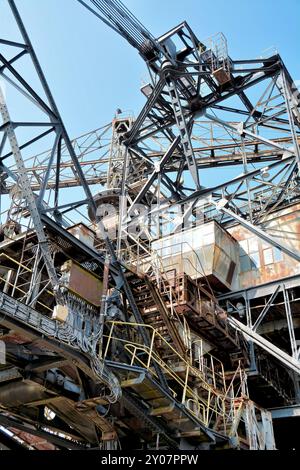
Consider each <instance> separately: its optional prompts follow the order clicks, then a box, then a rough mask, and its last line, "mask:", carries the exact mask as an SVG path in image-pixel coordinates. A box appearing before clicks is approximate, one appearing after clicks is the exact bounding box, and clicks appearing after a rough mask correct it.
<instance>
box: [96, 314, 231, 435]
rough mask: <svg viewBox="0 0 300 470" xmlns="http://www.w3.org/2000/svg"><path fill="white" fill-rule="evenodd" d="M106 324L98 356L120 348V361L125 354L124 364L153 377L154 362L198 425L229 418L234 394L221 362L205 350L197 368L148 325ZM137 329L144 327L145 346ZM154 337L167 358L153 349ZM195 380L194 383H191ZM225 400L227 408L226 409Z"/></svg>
mask: <svg viewBox="0 0 300 470" xmlns="http://www.w3.org/2000/svg"><path fill="white" fill-rule="evenodd" d="M107 326H108V328H109V331H108V333H107V334H105V335H104V341H103V344H104V350H103V355H102V357H101V358H102V359H104V360H105V359H110V360H112V357H113V355H114V351H116V349H117V350H119V351H123V355H122V361H124V358H125V357H126V360H127V363H128V366H140V367H142V368H143V369H145V370H146V371H147V372H148V373H149V374H151V376H152V377H154V378H157V376H156V372H155V365H156V364H157V365H158V366H159V367H160V368H161V370H162V372H163V373H164V375H165V377H166V379H167V381H168V383H170V384H171V389H170V392H171V393H172V394H173V396H174V398H176V400H178V401H179V402H181V403H182V404H183V405H184V406H185V407H186V409H187V410H188V411H189V412H190V413H191V414H192V415H194V416H195V417H196V418H197V419H198V420H199V421H200V422H201V423H202V424H204V425H205V426H209V427H213V426H214V425H216V423H217V422H218V423H220V422H221V423H227V422H229V420H230V421H232V418H231V417H230V416H229V414H230V412H231V409H233V408H234V402H236V400H237V397H236V396H235V395H234V393H233V392H234V387H231V390H230V393H229V390H228V389H227V388H226V382H225V372H224V368H223V364H222V363H221V361H219V360H218V359H216V358H214V357H213V356H211V355H210V354H209V353H206V354H205V356H206V363H205V362H204V361H202V363H201V364H202V366H201V367H202V370H201V368H197V367H195V366H194V365H191V364H190V363H189V362H188V361H187V360H186V359H185V358H184V357H182V356H181V355H180V354H179V353H178V352H177V350H176V349H175V348H173V347H172V345H171V344H169V343H168V342H167V341H166V339H165V338H164V337H163V336H162V335H161V334H160V333H159V332H158V331H157V330H155V329H154V328H153V327H152V326H151V325H145V324H138V323H129V322H121V321H111V322H108V323H107ZM141 328H146V329H147V330H148V333H149V337H150V342H149V346H146V345H145V344H144V342H143V340H142V338H141V337H140V334H139V330H140V329H141ZM118 330H119V331H118ZM125 331H127V332H128V333H129V334H128V337H127V338H126V337H124V332H125ZM158 340H159V341H160V342H161V343H162V344H164V346H165V348H166V349H167V348H168V349H169V351H170V353H171V354H172V360H171V361H165V360H163V359H162V358H161V357H160V356H159V355H158V353H157V352H156V350H155V344H156V343H157V341H158ZM124 353H125V354H124ZM179 366H180V367H179ZM209 377H210V380H209ZM195 381H196V382H197V386H195V385H194V384H195ZM220 384H221V385H220ZM228 403H229V404H230V409H228ZM221 431H223V432H225V431H226V427H224V426H223V425H222V429H221V430H220V432H221Z"/></svg>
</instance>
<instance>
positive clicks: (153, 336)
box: [147, 330, 155, 369]
mask: <svg viewBox="0 0 300 470" xmlns="http://www.w3.org/2000/svg"><path fill="white" fill-rule="evenodd" d="M154 339H155V330H153V331H152V337H151V343H150V351H149V355H148V361H147V369H149V367H150V364H151V359H152V352H153V346H154Z"/></svg>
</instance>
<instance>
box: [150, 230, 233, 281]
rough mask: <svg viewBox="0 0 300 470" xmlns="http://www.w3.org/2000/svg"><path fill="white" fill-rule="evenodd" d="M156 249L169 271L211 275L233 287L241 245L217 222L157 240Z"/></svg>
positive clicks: (191, 275) (165, 268) (154, 247)
mask: <svg viewBox="0 0 300 470" xmlns="http://www.w3.org/2000/svg"><path fill="white" fill-rule="evenodd" d="M152 249H153V252H154V253H155V252H156V253H157V255H158V256H160V257H161V261H162V265H163V267H164V270H165V271H170V270H172V269H176V271H177V273H185V274H188V275H189V276H190V277H191V278H192V279H201V278H203V277H210V278H212V280H215V283H216V284H218V285H219V287H222V286H223V288H224V287H226V288H228V289H230V288H232V282H233V278H234V273H235V270H236V266H237V265H238V256H239V246H238V243H237V242H236V240H235V239H234V238H233V237H232V236H231V235H230V234H229V233H228V232H226V230H224V229H223V228H222V227H221V226H220V225H219V224H217V223H216V222H215V221H212V222H208V223H205V224H202V225H200V226H198V227H195V228H193V229H190V230H187V231H185V232H182V233H178V234H174V235H171V236H168V237H164V238H161V239H159V240H156V241H155V242H154V243H153V244H152Z"/></svg>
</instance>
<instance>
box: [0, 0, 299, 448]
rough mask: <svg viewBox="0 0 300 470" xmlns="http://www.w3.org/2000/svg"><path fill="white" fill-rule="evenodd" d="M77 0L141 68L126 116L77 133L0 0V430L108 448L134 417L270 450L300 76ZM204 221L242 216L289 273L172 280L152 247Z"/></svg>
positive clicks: (281, 351) (294, 308)
mask: <svg viewBox="0 0 300 470" xmlns="http://www.w3.org/2000/svg"><path fill="white" fill-rule="evenodd" d="M78 1H79V2H80V3H81V4H82V5H83V6H84V7H86V8H87V9H88V10H89V11H90V12H92V13H93V14H95V15H96V16H98V17H99V18H100V19H101V20H102V21H104V23H106V24H107V25H108V26H109V27H111V28H113V29H114V30H115V31H116V32H117V33H119V34H120V35H121V36H122V37H124V38H125V39H126V40H127V41H128V42H129V44H130V45H131V46H133V47H135V48H136V49H137V50H138V52H139V53H140V55H141V56H142V58H143V59H144V60H145V63H146V65H147V67H148V71H149V76H150V82H149V83H148V84H147V85H144V86H143V87H142V90H141V91H142V93H143V94H144V95H145V97H146V103H145V105H144V107H143V109H142V110H141V112H140V113H139V115H138V116H137V117H136V118H133V116H124V115H122V114H121V113H119V112H117V113H116V115H115V117H114V119H113V121H112V123H111V124H108V125H105V126H103V127H101V128H98V129H97V130H95V131H92V132H90V133H87V134H85V135H83V136H81V137H79V138H76V139H74V140H71V139H70V138H69V136H68V133H67V131H66V128H65V126H64V123H63V121H62V119H61V116H60V114H59V111H58V108H57V106H56V103H55V101H54V98H53V96H52V94H51V91H50V89H49V86H48V84H47V81H46V79H45V76H44V74H43V71H42V69H41V67H40V64H39V62H38V59H37V57H36V54H35V51H34V49H33V46H32V44H31V42H30V39H29V37H28V34H27V32H26V29H25V27H24V24H23V22H22V19H21V17H20V14H19V12H18V10H17V7H16V5H15V2H14V0H7V6H8V7H9V8H8V10H9V13H10V14H11V21H14V23H15V26H16V30H17V31H18V35H16V37H14V38H0V77H1V79H2V80H3V82H2V83H5V89H4V87H3V86H1V93H0V112H1V116H2V123H1V126H0V178H1V179H0V188H1V206H0V212H1V234H0V236H1V238H0V260H1V264H0V282H1V290H2V292H1V294H0V310H1V319H0V327H1V330H0V331H1V332H2V335H1V336H0V339H1V341H2V343H3V344H5V346H6V357H7V358H8V359H7V364H5V365H2V366H0V367H1V368H0V432H5V437H6V439H9V438H10V437H13V439H14V441H13V442H14V443H15V445H16V440H17V441H18V442H19V443H20V442H21V444H22V445H25V446H27V447H29V448H68V449H73V448H87V447H91V446H92V447H96V446H100V447H101V448H111V449H114V448H117V447H118V446H119V445H122V444H123V443H126V442H127V440H128V436H129V435H130V433H131V432H134V439H133V441H134V442H133V441H132V446H133V447H135V448H138V447H139V446H140V445H141V439H142V440H143V441H144V442H146V443H147V445H148V446H149V448H154V447H155V446H156V448H176V447H181V448H195V447H198V448H226V447H234V448H250V449H265V448H267V449H272V448H275V443H274V436H273V430H272V420H271V412H270V411H268V409H270V408H273V407H281V406H287V405H289V406H290V405H297V404H298V403H299V399H300V395H299V373H300V362H299V352H300V350H299V344H298V340H297V335H298V333H299V328H300V323H299V308H298V305H299V295H298V294H299V287H298V284H299V274H298V271H297V268H298V265H299V261H300V254H299V252H298V251H297V249H295V247H294V245H291V244H290V243H286V242H285V241H284V240H283V239H282V238H283V237H282V236H281V237H280V236H279V235H278V233H276V230H274V229H273V230H272V226H271V225H270V221H272V218H273V217H275V214H277V212H278V211H279V210H281V211H284V210H286V209H288V208H290V207H293V205H297V203H298V202H299V195H300V194H299V165H300V148H299V142H300V138H299V131H300V102H299V100H300V94H299V91H298V90H297V88H296V86H295V84H294V83H293V80H292V78H291V76H290V74H289V72H288V70H287V69H286V67H285V65H284V62H283V60H282V58H281V57H280V55H278V54H277V53H274V54H273V55H271V56H269V57H260V58H255V59H245V60H234V59H233V58H231V57H230V55H229V53H228V46H227V41H226V38H225V37H224V36H223V34H221V33H220V34H217V35H215V36H213V37H211V38H209V39H207V40H203V41H202V40H201V41H200V40H199V39H198V38H197V36H196V35H195V33H194V32H193V31H192V30H191V28H190V27H189V25H188V24H187V23H186V22H183V23H181V24H180V25H178V26H177V27H175V28H173V29H172V30H170V31H168V32H167V33H166V34H164V35H162V36H161V37H159V38H157V39H156V38H154V37H153V36H152V35H151V34H150V33H149V31H147V29H146V28H145V27H144V26H143V25H141V24H140V22H139V21H138V20H137V19H136V18H135V17H134V16H133V15H132V14H131V13H130V12H129V11H128V10H127V9H126V7H125V6H124V5H123V4H122V3H121V2H120V1H119V0H90V1H88V0H78ZM24 70H26V71H28V70H30V73H26V74H25V72H24ZM26 77H29V78H26ZM11 96H13V97H14V100H16V101H15V102H16V103H17V102H18V105H17V106H15V108H14V109H18V110H20V109H24V115H25V117H24V116H21V115H20V116H14V115H12V114H11V109H10V106H9V105H10V97H11ZM45 148H48V149H49V150H48V151H46V152H45V151H44V149H45ZM70 188H71V189H70ZM74 188H76V190H75V189H74ZM108 208H109V209H110V210H111V212H110V213H109V211H108ZM210 223H213V224H217V226H218V227H220V230H223V231H225V232H226V233H227V232H228V233H232V231H234V230H235V227H236V226H238V227H241V229H242V230H245V231H246V233H248V234H251V236H252V237H256V239H258V240H260V241H261V242H263V243H265V244H267V246H268V247H272V248H274V250H279V252H280V253H281V254H282V256H286V257H287V258H286V259H288V260H289V261H290V262H291V263H293V264H292V266H293V267H294V266H295V268H293V269H294V272H295V274H294V275H290V274H284V273H283V275H282V277H281V278H279V279H276V280H272V279H270V280H267V281H263V282H260V283H259V285H255V286H254V285H253V286H250V285H249V286H248V287H247V286H246V287H243V288H241V287H237V288H231V289H230V290H229V289H225V290H224V289H223V288H220V286H219V284H218V285H217V284H215V285H214V284H213V283H211V280H210V279H208V278H207V276H206V275H204V274H203V272H202V274H201V275H200V274H199V273H198V275H197V276H194V278H191V277H190V276H189V275H188V274H187V273H186V272H184V273H182V272H179V271H177V272H176V273H175V274H174V275H173V277H172V278H170V270H168V269H167V268H166V266H164V260H163V258H162V256H157V252H156V253H155V250H154V249H153V246H154V245H153V244H154V243H155V242H157V241H159V240H161V239H164V238H165V237H168V236H170V235H172V234H174V233H184V231H185V229H193V228H195V227H198V226H199V224H200V225H205V226H208V225H209V224H210ZM83 224H84V229H82V227H81V228H80V227H79V225H81V226H82V225H83ZM206 224H207V225H206ZM230 231H231V232H230ZM222 233H223V232H222ZM295 237H296V238H297V237H298V238H299V233H298V232H295ZM201 269H202V267H201ZM203 271H204V270H203ZM72 273H73V274H72ZM72 275H74V277H76V276H78V277H79V278H80V279H81V282H82V283H84V282H86V285H87V286H88V287H87V288H86V290H87V292H86V293H85V292H83V291H82V289H81V287H80V283H79V284H78V283H76V285H75V284H74V285H72V286H71V278H72ZM91 279H93V281H91ZM197 279H198V281H197ZM199 279H200V280H199ZM93 286H97V289H98V291H97V292H98V298H97V299H95V298H94V297H93V299H92V300H91V297H89V298H88V295H90V292H88V290H89V289H91V291H92V290H93V288H94V287H93ZM100 297H101V298H100ZM2 314H3V318H2ZM268 318H270V321H268ZM205 344H206V346H205ZM199 345H201V346H199ZM207 345H210V346H209V347H208V346H207ZM205 348H207V349H206V350H205ZM203 351H204V352H203ZM209 351H212V352H213V353H212V354H210V352H209ZM0 362H1V361H0ZM247 378H248V385H247ZM263 387H267V392H266V393H265V395H264V393H263V392H262V389H263ZM13 390H14V393H12V391H13ZM11 394H12V395H11ZM14 394H15V395H14ZM21 396H22V399H21V398H20V397H21ZM1 426H3V427H2V428H1ZM7 430H9V434H7V432H8V431H7ZM134 430H135V431H134ZM41 438H42V439H44V440H43V441H42V443H41ZM0 440H1V435H0ZM45 442H46V444H45ZM120 442H121V444H120ZM45 446H46V447H45ZM185 446H186V447H185Z"/></svg>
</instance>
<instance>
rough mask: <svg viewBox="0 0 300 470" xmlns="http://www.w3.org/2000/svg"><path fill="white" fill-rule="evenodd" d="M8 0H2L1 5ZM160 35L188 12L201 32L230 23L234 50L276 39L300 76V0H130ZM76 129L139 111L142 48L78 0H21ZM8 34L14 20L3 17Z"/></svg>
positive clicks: (255, 48) (241, 53) (236, 53)
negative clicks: (132, 44)
mask: <svg viewBox="0 0 300 470" xmlns="http://www.w3.org/2000/svg"><path fill="white" fill-rule="evenodd" d="M4 2H6V0H0V5H1V4H2V5H3V3H4ZM124 3H125V4H126V6H127V7H128V8H129V9H130V10H131V11H132V12H133V13H134V14H135V15H136V16H137V18H138V19H140V21H141V22H142V23H144V25H145V26H146V27H147V28H148V29H149V31H151V32H152V34H153V35H154V36H158V35H161V34H163V33H164V32H166V31H167V30H168V29H170V28H171V27H173V26H175V25H176V24H178V23H180V22H181V21H182V20H187V21H188V23H189V24H190V25H191V27H192V28H193V29H194V31H195V32H196V34H197V36H198V37H199V39H205V38H207V37H208V36H210V35H212V34H213V33H216V32H218V31H222V32H223V33H224V34H225V35H226V37H227V39H228V47H229V53H230V55H231V57H232V58H234V59H237V58H252V57H256V56H259V55H261V54H262V53H263V51H264V50H265V49H267V48H269V47H270V46H275V47H276V48H277V49H278V50H279V52H280V53H281V55H282V57H283V59H284V61H285V63H286V65H287V67H288V69H289V70H290V73H291V74H292V76H293V78H294V79H300V64H299V45H300V28H299V22H300V1H299V0H285V1H283V0H252V1H250V0H213V1H204V0H185V1H180V0H124ZM16 4H17V6H18V7H19V10H20V13H21V15H22V17H23V20H24V23H25V25H26V27H27V29H28V32H29V34H30V37H31V39H32V42H33V45H34V47H35V49H36V52H37V55H38V57H39V59H40V62H41V64H42V67H43V69H44V72H45V74H46V77H47V79H48V82H49V84H50V87H51V89H52V92H53V94H54V97H55V99H56V102H57V104H58V107H59V109H60V111H61V114H62V116H63V119H64V121H65V124H66V127H67V129H68V131H69V134H70V136H71V137H75V136H76V135H79V134H81V133H83V132H85V131H88V130H91V129H94V128H96V127H100V126H102V125H103V124H105V123H107V122H109V121H110V120H111V118H112V116H113V114H114V112H115V110H116V108H118V107H119V108H121V109H122V110H132V111H133V112H134V113H135V114H136V115H137V114H138V111H139V109H140V108H141V106H142V104H143V103H144V99H143V96H142V95H141V93H140V91H139V87H140V83H141V79H142V78H146V76H147V74H146V67H145V66H144V63H143V61H142V59H141V58H140V57H139V55H138V53H137V51H136V50H135V49H133V48H131V47H130V46H129V44H127V43H126V41H125V40H123V39H122V38H121V37H120V36H118V35H117V34H116V33H115V32H114V31H112V30H110V29H109V28H108V27H107V26H106V25H104V24H103V23H102V22H101V21H100V20H98V19H97V18H95V17H94V16H93V15H92V14H90V13H89V12H88V11H86V10H85V9H84V8H83V7H82V6H81V5H80V4H79V3H78V2H77V1H76V0H16ZM1 29H2V31H3V30H4V33H5V34H3V35H2V37H3V36H7V37H8V36H10V35H11V33H12V31H11V25H10V23H9V22H6V21H1Z"/></svg>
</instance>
